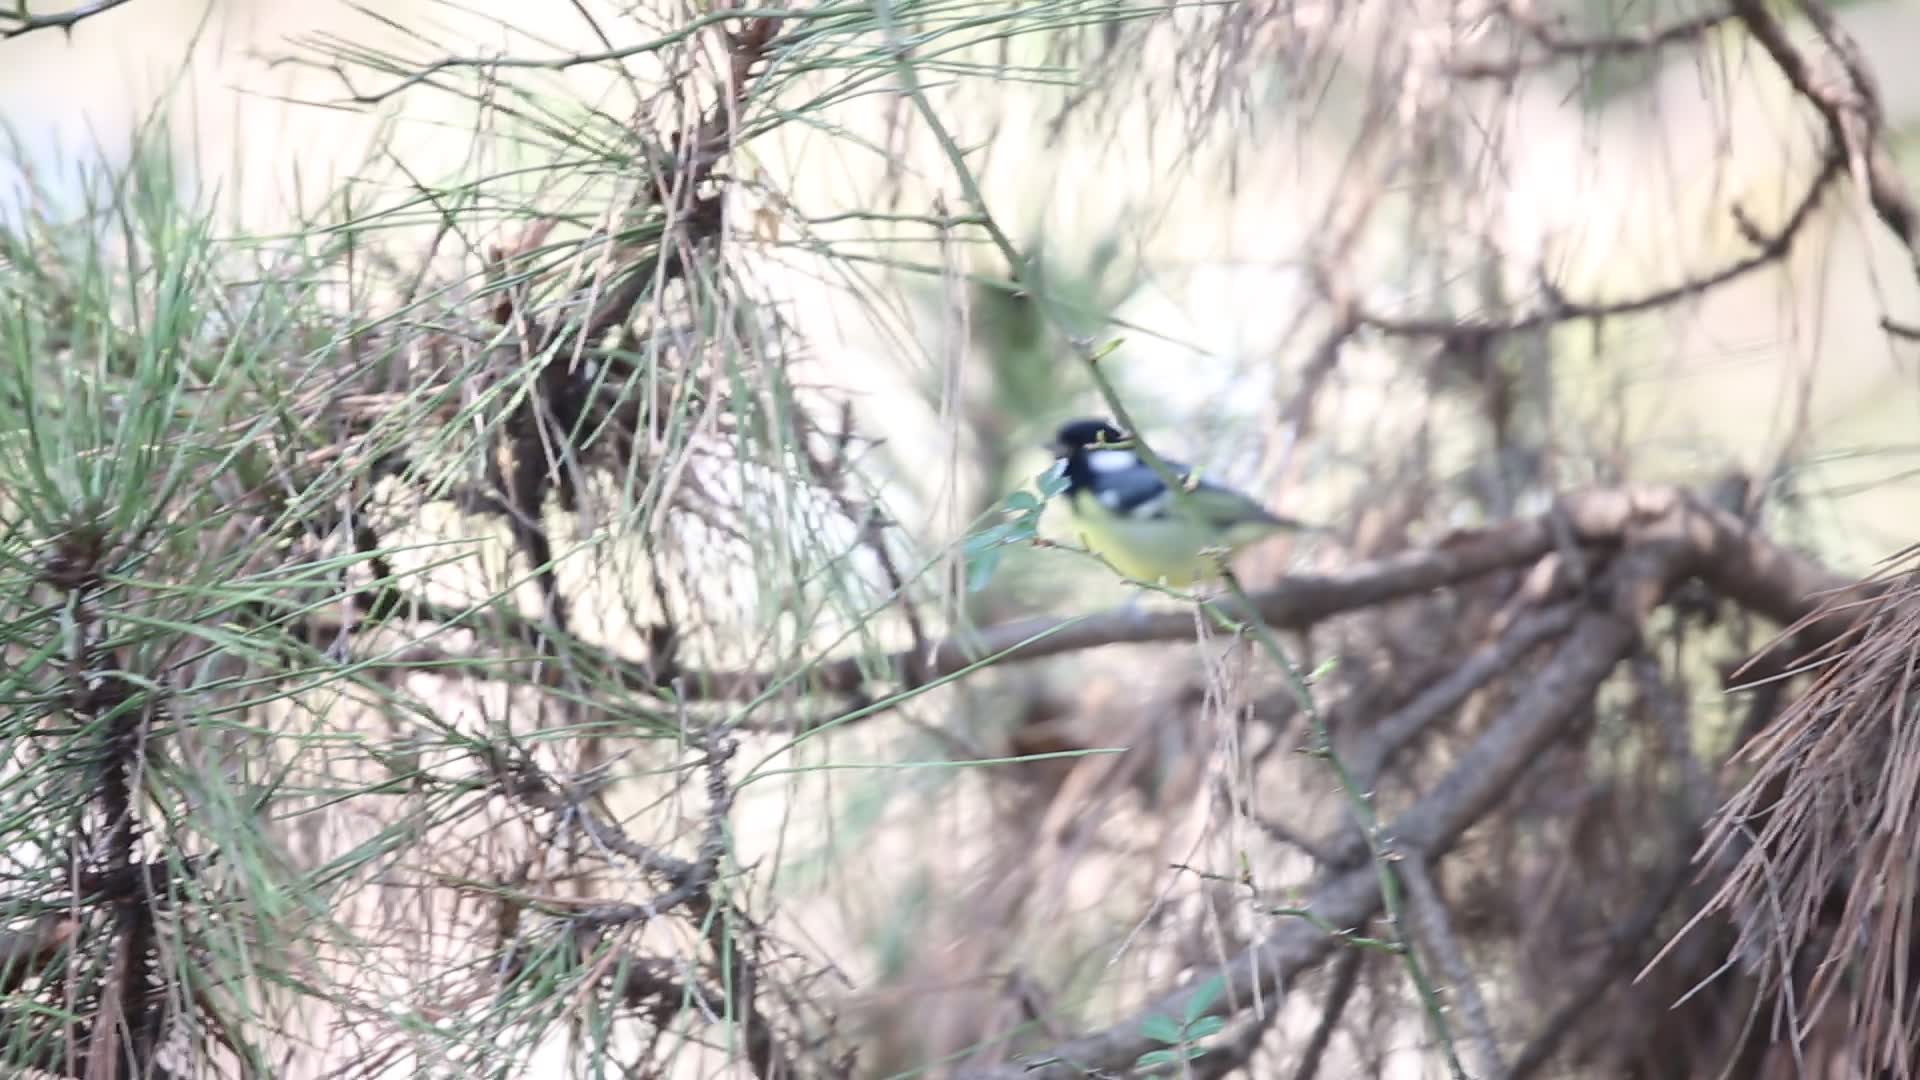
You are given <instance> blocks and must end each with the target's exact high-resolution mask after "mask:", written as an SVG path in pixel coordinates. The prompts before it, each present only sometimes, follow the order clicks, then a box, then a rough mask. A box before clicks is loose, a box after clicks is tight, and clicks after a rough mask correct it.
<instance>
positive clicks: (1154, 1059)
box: [1133, 1050, 1180, 1069]
mask: <svg viewBox="0 0 1920 1080" xmlns="http://www.w3.org/2000/svg"><path fill="white" fill-rule="evenodd" d="M1179 1060H1180V1055H1179V1054H1177V1053H1175V1052H1174V1051H1172V1050H1149V1051H1147V1052H1146V1053H1144V1054H1141V1055H1140V1056H1139V1057H1138V1058H1135V1059H1134V1062H1133V1067H1134V1068H1135V1069H1153V1068H1158V1067H1159V1066H1162V1065H1171V1064H1173V1063H1174V1062H1176V1061H1179Z"/></svg>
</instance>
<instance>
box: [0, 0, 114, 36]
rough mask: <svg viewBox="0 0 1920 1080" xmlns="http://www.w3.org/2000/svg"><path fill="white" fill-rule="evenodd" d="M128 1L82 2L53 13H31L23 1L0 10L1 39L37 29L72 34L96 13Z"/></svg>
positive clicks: (101, 0)
mask: <svg viewBox="0 0 1920 1080" xmlns="http://www.w3.org/2000/svg"><path fill="white" fill-rule="evenodd" d="M128 2H129V0H94V2H93V3H91V4H82V5H81V6H79V7H77V8H69V9H68V10H66V11H58V12H55V13H53V14H51V15H30V14H28V13H27V5H26V4H25V3H24V2H23V3H20V4H19V5H17V6H16V8H15V9H14V10H13V11H0V41H5V40H6V39H8V38H17V37H24V36H26V35H27V34H31V33H33V32H34V31H35V30H59V31H62V32H63V33H66V34H68V35H72V33H73V28H74V27H76V26H78V25H80V24H81V23H83V22H85V21H86V20H88V19H91V18H93V17H94V16H95V15H104V14H106V13H107V12H109V11H112V10H113V9H114V8H117V7H119V6H121V5H122V4H126V3H128Z"/></svg>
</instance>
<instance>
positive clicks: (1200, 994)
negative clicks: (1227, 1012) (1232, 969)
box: [1180, 974, 1227, 1039]
mask: <svg viewBox="0 0 1920 1080" xmlns="http://www.w3.org/2000/svg"><path fill="white" fill-rule="evenodd" d="M1226 992H1227V977H1226V975H1224V974H1221V975H1215V976H1214V977H1213V978H1211V979H1208V980H1207V981H1206V982H1203V983H1201V984H1200V985H1199V986H1197V987H1195V988H1194V991H1193V996H1192V997H1190V998H1188V999H1187V1004H1186V1007H1185V1008H1183V1009H1182V1010H1181V1011H1180V1012H1181V1019H1183V1020H1185V1021H1186V1022H1187V1025H1186V1026H1187V1037H1188V1038H1190V1039H1192V1038H1199V1036H1197V1035H1195V1034H1194V1033H1193V1028H1194V1021H1196V1020H1199V1019H1200V1018H1201V1017H1203V1016H1205V1015H1207V1010H1208V1009H1211V1008H1213V1003H1214V1002H1216V1001H1219V1000H1220V996H1221V995H1222V994H1225V993H1226ZM1213 1030H1214V1031H1218V1030H1220V1029H1219V1028H1215V1029H1213ZM1207 1034H1209V1035H1211V1034H1213V1032H1212V1031H1210V1032H1208V1033H1207Z"/></svg>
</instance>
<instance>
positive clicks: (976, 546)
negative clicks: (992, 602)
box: [960, 461, 1067, 592]
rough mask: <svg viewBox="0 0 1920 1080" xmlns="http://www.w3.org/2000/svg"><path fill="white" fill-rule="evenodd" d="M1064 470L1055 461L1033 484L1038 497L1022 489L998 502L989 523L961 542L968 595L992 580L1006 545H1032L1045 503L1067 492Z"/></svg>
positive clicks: (989, 516)
mask: <svg viewBox="0 0 1920 1080" xmlns="http://www.w3.org/2000/svg"><path fill="white" fill-rule="evenodd" d="M1065 468H1066V467H1065V465H1064V464H1062V463H1061V462H1058V461H1056V462H1054V463H1053V467H1052V468H1050V469H1048V470H1047V471H1046V472H1044V473H1041V474H1040V475H1039V477H1037V478H1036V479H1035V481H1034V483H1035V485H1036V486H1037V487H1039V489H1040V491H1039V494H1037V495H1036V494H1035V493H1033V492H1031V491H1026V490H1021V491H1016V492H1013V493H1012V494H1010V495H1008V496H1007V497H1006V498H1004V499H1002V500H1000V505H999V506H997V507H995V508H994V510H993V511H992V512H991V513H989V514H988V515H987V521H988V522H989V524H987V525H986V526H985V527H983V528H981V529H979V530H977V531H975V532H973V533H970V534H968V536H967V538H966V539H965V540H964V541H962V542H961V544H960V554H961V556H962V557H963V558H964V559H965V560H966V565H967V591H968V592H979V591H980V590H982V589H984V588H986V587H987V584H988V582H990V581H992V580H993V572H994V571H995V570H997V569H999V567H1000V557H1001V556H1002V555H1004V554H1005V553H1006V549H1007V547H1008V545H1010V544H1025V543H1031V542H1032V541H1033V540H1034V538H1035V537H1036V536H1038V535H1039V531H1040V514H1041V511H1043V510H1045V509H1046V505H1047V504H1046V501H1047V500H1048V499H1051V498H1053V497H1054V496H1055V495H1058V494H1060V493H1061V492H1062V491H1065V490H1066V489H1067V477H1066V472H1065Z"/></svg>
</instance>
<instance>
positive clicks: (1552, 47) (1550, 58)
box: [1447, 4, 1733, 79]
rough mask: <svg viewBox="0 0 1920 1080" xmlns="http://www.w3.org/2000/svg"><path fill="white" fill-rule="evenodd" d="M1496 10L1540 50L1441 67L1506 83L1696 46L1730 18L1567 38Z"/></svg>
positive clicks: (1510, 11)
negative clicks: (1582, 64) (1571, 66)
mask: <svg viewBox="0 0 1920 1080" xmlns="http://www.w3.org/2000/svg"><path fill="white" fill-rule="evenodd" d="M1502 6H1503V7H1504V9H1505V11H1504V14H1505V15H1506V17H1507V18H1508V19H1509V20H1510V21H1512V22H1513V23H1514V24H1515V25H1516V26H1519V27H1520V28H1521V30H1522V31H1523V32H1524V33H1525V34H1526V35H1527V36H1528V37H1529V38H1530V39H1532V41H1533V42H1534V43H1535V44H1537V45H1538V46H1539V47H1540V53H1539V54H1537V55H1533V56H1515V57H1512V58H1509V59H1496V58H1492V57H1488V58H1483V59H1475V60H1456V61H1454V62H1453V63H1451V64H1448V65H1447V71H1448V72H1449V73H1450V74H1453V75H1456V76H1459V77H1460V78H1463V79H1511V78H1514V77H1515V76H1517V75H1519V74H1520V73H1521V72H1524V71H1527V70H1529V69H1531V68H1539V67H1545V66H1547V65H1549V64H1556V63H1563V62H1567V61H1591V60H1597V59H1600V58H1603V57H1610V56H1625V55H1644V54H1649V53H1653V52H1657V51H1658V50H1660V49H1664V48H1668V47H1669V46H1673V45H1681V44H1691V43H1693V42H1697V41H1699V40H1700V39H1701V38H1703V37H1705V36H1706V35H1707V34H1708V33H1710V32H1712V31H1713V30H1714V29H1715V28H1717V27H1719V26H1720V25H1721V24H1723V23H1725V22H1727V21H1728V20H1729V19H1731V18H1733V13H1732V12H1731V11H1706V12H1702V13H1700V14H1698V15H1694V16H1691V17H1689V18H1685V19H1679V20H1677V21H1674V22H1671V23H1666V24H1664V25H1656V26H1643V27H1640V28H1639V29H1637V30H1630V31H1626V32H1624V33H1618V34H1596V35H1592V36H1580V35H1573V34H1568V33H1566V32H1564V31H1563V30H1561V29H1560V28H1559V27H1558V26H1556V25H1555V24H1554V23H1552V22H1549V21H1547V20H1545V19H1541V18H1539V17H1538V16H1535V15H1533V14H1531V13H1529V12H1525V11H1521V10H1518V9H1516V7H1515V6H1514V5H1513V4H1505V5H1502Z"/></svg>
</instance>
